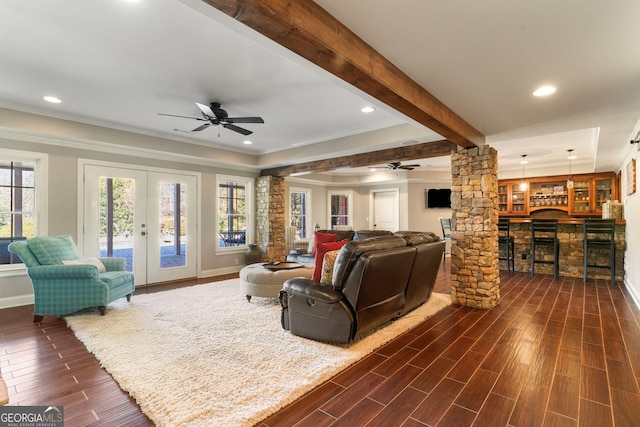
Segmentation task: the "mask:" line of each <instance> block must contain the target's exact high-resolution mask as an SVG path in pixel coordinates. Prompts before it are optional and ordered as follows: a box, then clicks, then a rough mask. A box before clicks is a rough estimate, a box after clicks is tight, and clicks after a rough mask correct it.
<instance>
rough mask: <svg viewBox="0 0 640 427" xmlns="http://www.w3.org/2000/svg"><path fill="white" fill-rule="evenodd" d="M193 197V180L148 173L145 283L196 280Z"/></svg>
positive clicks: (194, 183)
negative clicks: (194, 278) (193, 278)
mask: <svg viewBox="0 0 640 427" xmlns="http://www.w3.org/2000/svg"><path fill="white" fill-rule="evenodd" d="M195 193H196V179H195V177H194V176H189V175H179V174H166V173H163V174H160V173H151V172H150V173H149V177H148V199H149V230H148V233H149V238H148V240H147V245H148V247H147V250H148V252H147V253H148V260H147V264H148V266H147V280H148V281H149V283H157V282H166V281H169V280H179V279H184V278H189V277H195V276H196V274H197V272H196V257H195V253H196V248H195V242H196V219H195V213H196V197H195Z"/></svg>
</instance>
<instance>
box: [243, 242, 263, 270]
mask: <svg viewBox="0 0 640 427" xmlns="http://www.w3.org/2000/svg"><path fill="white" fill-rule="evenodd" d="M260 261H262V251H261V250H260V248H259V247H258V245H257V244H255V243H251V244H250V245H249V248H248V249H247V251H246V252H245V253H244V262H245V263H246V264H247V265H249V264H255V263H257V262H260Z"/></svg>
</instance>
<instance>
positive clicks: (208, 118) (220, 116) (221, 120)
mask: <svg viewBox="0 0 640 427" xmlns="http://www.w3.org/2000/svg"><path fill="white" fill-rule="evenodd" d="M196 105H197V106H198V108H199V109H200V112H201V113H202V117H190V116H178V115H176V114H165V113H158V115H160V116H169V117H182V118H184V119H194V120H198V121H201V122H207V123H204V124H202V125H200V126H198V127H197V128H195V129H192V130H191V132H200V131H201V130H205V129H206V128H208V127H210V126H215V125H222V127H224V128H226V129H229V130H232V131H234V132H238V133H241V134H242V135H251V134H252V133H253V132H252V131H250V130H248V129H244V128H241V127H240V126H236V125H235V123H264V120H262V117H229V114H228V113H227V112H226V111H225V110H223V109H222V108H221V107H220V103H218V102H212V103H211V105H210V106H209V105H204V104H200V103H199V102H196Z"/></svg>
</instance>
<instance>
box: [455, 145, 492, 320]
mask: <svg viewBox="0 0 640 427" xmlns="http://www.w3.org/2000/svg"><path fill="white" fill-rule="evenodd" d="M497 171H498V153H497V151H496V150H495V149H494V148H492V147H489V146H488V145H483V146H480V147H475V148H470V149H464V148H462V147H459V148H458V150H457V151H456V152H453V153H452V155H451V174H452V181H451V210H452V212H451V299H452V301H453V302H454V303H456V304H461V305H466V306H469V307H477V308H493V307H495V306H496V305H497V304H498V302H499V301H500V274H499V260H498V174H497Z"/></svg>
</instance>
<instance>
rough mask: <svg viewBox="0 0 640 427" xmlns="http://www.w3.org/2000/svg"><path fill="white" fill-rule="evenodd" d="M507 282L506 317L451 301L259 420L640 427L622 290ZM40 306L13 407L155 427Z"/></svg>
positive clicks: (634, 327) (24, 322)
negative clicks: (49, 408)
mask: <svg viewBox="0 0 640 427" xmlns="http://www.w3.org/2000/svg"><path fill="white" fill-rule="evenodd" d="M225 278H226V277H225ZM501 280H502V283H501V293H502V299H501V302H500V305H499V306H498V307H496V308H495V309H493V310H477V309H470V308H467V307H459V306H451V307H450V308H447V309H445V310H443V311H441V312H439V313H437V314H436V315H435V316H433V317H432V318H430V319H428V320H427V321H426V322H424V323H423V324H421V325H419V326H417V327H416V328H414V329H413V330H411V331H409V332H407V333H405V334H403V335H401V336H400V337H398V338H397V339H395V340H394V341H392V342H390V343H389V344H387V345H385V346H383V347H381V348H380V349H378V350H377V351H376V352H374V353H372V354H371V355H369V356H368V357H366V358H364V359H363V360H362V361H360V362H358V363H357V364H355V365H353V366H352V367H351V368H349V369H347V370H345V371H343V372H342V373H340V374H338V375H337V376H335V377H334V378H333V379H332V380H330V381H327V382H326V383H324V384H323V385H321V386H319V387H317V388H316V389H315V390H313V391H312V392H310V393H309V394H308V395H306V396H304V397H303V398H301V399H299V400H298V401H296V402H294V403H293V404H291V405H289V406H288V407H285V408H283V409H282V410H280V411H279V412H277V413H275V414H273V415H272V416H270V417H269V418H267V419H266V420H264V422H262V423H260V424H259V425H260V426H263V427H264V426H269V427H274V426H293V425H296V426H314V427H320V426H323V425H335V426H341V425H349V426H363V425H368V426H385V427H386V426H400V425H402V426H425V425H428V426H436V425H437V426H470V425H477V426H578V425H580V426H597V427H602V426H638V425H640V392H639V387H638V386H639V382H640V311H639V310H638V308H637V307H636V306H635V305H634V303H633V302H632V300H631V297H630V295H629V293H628V292H627V291H626V289H625V288H624V286H623V285H621V284H608V283H606V282H604V281H590V282H587V284H583V283H582V281H581V280H579V279H571V278H560V279H559V280H553V277H552V276H545V275H536V276H535V277H530V276H528V275H525V274H520V273H516V274H512V275H511V276H509V275H507V274H506V273H504V274H502V276H501ZM207 281H211V280H207ZM192 284H193V282H187V283H181V284H177V285H176V284H170V285H164V286H160V287H153V288H142V289H139V290H137V291H136V292H137V293H142V292H156V291H159V290H163V289H167V288H173V287H177V286H185V285H192ZM448 290H449V277H448V274H447V273H446V272H444V271H443V270H441V273H440V275H439V277H438V281H437V284H436V291H437V292H448ZM134 298H135V296H134ZM31 310H32V307H31V306H25V307H17V308H11V309H4V310H0V368H1V370H2V375H3V377H4V380H5V381H6V383H7V386H8V389H9V398H10V403H9V404H10V405H16V404H20V405H50V404H54V405H64V409H65V421H66V425H68V426H84V425H105V426H118V425H126V426H146V425H152V423H151V422H150V421H149V420H148V419H147V418H146V417H145V416H144V415H143V414H142V413H141V412H140V410H139V409H138V407H137V405H136V404H135V402H134V401H133V400H132V399H131V398H129V397H128V396H127V394H126V393H124V392H122V391H121V390H120V388H119V387H118V386H117V384H116V383H115V381H113V380H112V379H111V377H110V376H109V374H107V373H106V372H105V371H104V370H102V369H101V368H100V366H99V364H98V362H97V361H96V359H95V358H94V357H93V356H92V355H91V354H89V353H87V351H86V350H85V348H84V346H83V345H82V344H81V343H80V342H79V341H78V340H77V339H76V338H75V337H74V335H73V333H72V332H71V331H70V330H69V329H68V328H67V327H66V324H65V323H64V321H62V320H60V319H58V318H56V317H52V316H46V317H45V318H44V321H43V322H42V323H40V324H33V323H31V322H32V311H31ZM283 357H286V355H283ZM290 375H291V376H292V377H295V373H290ZM282 378H283V381H286V378H287V375H286V374H283V377H282Z"/></svg>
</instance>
